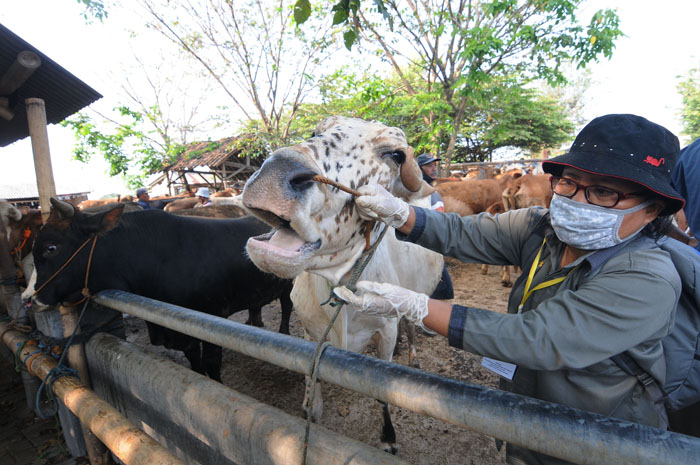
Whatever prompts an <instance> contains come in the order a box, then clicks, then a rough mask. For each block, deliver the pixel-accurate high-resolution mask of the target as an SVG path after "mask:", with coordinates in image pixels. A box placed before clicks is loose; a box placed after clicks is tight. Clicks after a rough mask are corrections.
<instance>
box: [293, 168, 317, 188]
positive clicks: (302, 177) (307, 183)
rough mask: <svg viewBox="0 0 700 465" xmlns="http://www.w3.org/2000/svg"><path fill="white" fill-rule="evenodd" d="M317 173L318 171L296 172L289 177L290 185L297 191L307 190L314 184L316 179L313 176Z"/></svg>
mask: <svg viewBox="0 0 700 465" xmlns="http://www.w3.org/2000/svg"><path fill="white" fill-rule="evenodd" d="M315 175H316V173H314V172H312V171H306V172H303V173H294V174H293V175H292V176H291V177H290V179H289V185H290V187H291V188H292V189H294V190H295V191H297V192H301V191H305V190H306V189H308V188H309V187H311V186H313V185H314V183H315V181H314V179H313V178H314V176H315Z"/></svg>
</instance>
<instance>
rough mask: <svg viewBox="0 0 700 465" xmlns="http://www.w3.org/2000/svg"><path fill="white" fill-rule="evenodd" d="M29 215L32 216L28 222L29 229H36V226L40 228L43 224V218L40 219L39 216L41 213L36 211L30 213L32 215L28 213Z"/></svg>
mask: <svg viewBox="0 0 700 465" xmlns="http://www.w3.org/2000/svg"><path fill="white" fill-rule="evenodd" d="M30 214H31V215H32V219H31V222H30V227H31V226H34V227H38V226H41V225H43V224H44V220H43V218H42V216H41V212H40V211H38V210H37V211H35V212H32V213H30Z"/></svg>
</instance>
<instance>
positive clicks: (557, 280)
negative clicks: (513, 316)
mask: <svg viewBox="0 0 700 465" xmlns="http://www.w3.org/2000/svg"><path fill="white" fill-rule="evenodd" d="M545 242H547V239H546V238H545V239H543V240H542V245H541V246H540V250H539V251H538V252H537V256H536V257H535V261H534V262H532V266H531V267H530V273H529V274H528V276H527V281H526V282H525V293H524V294H523V299H522V300H521V301H520V306H519V307H518V310H522V308H523V305H524V304H525V302H526V301H527V299H529V298H530V296H531V295H532V293H533V292H535V291H539V290H540V289H544V288H545V287H549V286H554V285H555V284H559V283H560V282H562V281H564V280H565V279H566V278H568V277H569V275H570V274H571V273H573V271H574V270H575V269H576V268H578V265H576V266H575V267H573V268H572V269H571V270H570V271H569V272H568V273H566V276H561V277H559V278H554V279H550V280H549V281H545V282H543V283H540V284H538V285H537V286H535V287H533V288H532V289H530V285H531V284H532V278H534V276H535V271H537V269H538V268H539V267H540V266H541V265H542V262H540V255H542V249H543V248H544V244H545Z"/></svg>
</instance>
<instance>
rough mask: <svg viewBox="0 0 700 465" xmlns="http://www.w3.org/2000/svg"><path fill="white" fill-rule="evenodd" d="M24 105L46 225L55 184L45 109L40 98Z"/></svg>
mask: <svg viewBox="0 0 700 465" xmlns="http://www.w3.org/2000/svg"><path fill="white" fill-rule="evenodd" d="M24 103H25V105H26V106H27V123H28V124H29V136H30V137H31V139H32V152H33V153H34V170H35V171H36V182H37V186H38V187H39V205H41V217H42V219H43V220H44V223H46V221H47V220H48V219H49V214H50V213H51V200H50V199H51V197H56V184H55V183H54V180H53V169H52V167H51V153H50V151H49V134H48V132H47V130H46V107H45V106H44V101H43V100H42V99H40V98H28V99H27V100H25V102H24Z"/></svg>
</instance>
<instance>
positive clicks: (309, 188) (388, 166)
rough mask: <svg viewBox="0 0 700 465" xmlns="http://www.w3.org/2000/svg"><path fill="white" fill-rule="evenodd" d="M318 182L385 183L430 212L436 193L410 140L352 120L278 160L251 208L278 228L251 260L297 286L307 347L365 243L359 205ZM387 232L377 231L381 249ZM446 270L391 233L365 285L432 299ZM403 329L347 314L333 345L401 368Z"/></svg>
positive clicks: (260, 176) (251, 195) (322, 128)
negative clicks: (395, 360) (371, 350)
mask: <svg viewBox="0 0 700 465" xmlns="http://www.w3.org/2000/svg"><path fill="white" fill-rule="evenodd" d="M316 175H322V176H325V177H328V178H330V179H332V180H334V181H336V182H339V183H340V184H342V185H345V186H348V187H350V188H352V189H357V188H358V187H360V186H363V185H365V184H369V183H378V184H381V185H382V186H384V187H385V188H386V189H388V190H389V191H390V192H392V193H393V194H394V195H396V196H399V197H402V198H404V199H406V200H407V201H409V202H412V203H414V204H416V205H421V206H426V207H429V206H430V199H429V195H430V193H431V192H432V191H433V190H434V189H433V188H432V187H430V186H429V185H428V184H426V183H425V182H423V180H422V178H421V175H420V169H419V168H418V165H417V163H416V161H415V159H414V158H413V149H412V148H411V147H410V146H409V145H408V143H407V141H406V136H405V135H404V133H403V131H401V130H400V129H398V128H393V127H387V126H385V125H383V124H380V123H371V122H366V121H363V120H359V119H352V118H344V117H331V118H329V119H327V120H325V121H324V122H322V123H321V124H319V125H318V126H317V128H316V131H315V133H314V135H313V136H312V137H311V138H310V139H308V140H307V141H305V142H302V143H300V144H298V145H295V146H293V147H285V148H281V149H278V150H276V151H275V152H274V153H273V154H272V155H271V156H270V157H269V158H268V159H267V160H265V163H263V165H262V167H261V168H260V170H259V171H257V172H256V173H255V174H253V176H252V177H251V178H250V180H249V181H248V182H247V183H246V185H245V188H244V190H243V194H242V195H243V204H244V205H245V207H246V208H247V209H248V210H249V211H250V212H251V213H253V214H254V215H256V216H258V217H259V218H261V219H263V220H264V221H266V222H268V223H270V224H271V225H273V226H275V227H276V229H274V230H273V231H272V232H271V233H270V234H267V235H264V236H260V237H256V238H251V239H249V240H248V246H247V250H248V254H249V256H250V258H251V259H252V260H253V262H254V263H255V264H256V265H257V266H258V267H260V268H261V269H262V270H264V271H267V272H270V273H274V274H276V275H278V276H280V277H284V278H296V279H295V282H294V288H293V290H292V300H293V302H294V308H295V311H296V315H297V317H298V318H299V319H300V320H301V322H302V324H303V326H304V330H305V333H306V337H307V338H309V339H312V340H316V341H318V340H320V339H321V336H322V335H323V332H324V331H325V329H326V327H327V326H328V324H329V321H330V319H331V317H332V316H333V315H334V314H335V308H334V307H331V306H330V305H325V306H323V307H321V305H320V304H321V302H324V301H326V299H327V298H328V296H329V292H330V289H331V288H332V287H333V286H337V285H339V284H345V283H347V282H348V280H349V278H350V274H351V269H352V267H353V265H354V264H355V262H356V260H357V259H358V257H360V255H361V254H362V251H363V249H364V247H365V238H364V233H363V231H364V221H363V220H362V219H361V218H360V217H359V216H358V214H357V211H356V209H355V199H354V197H353V196H352V195H350V194H348V193H346V192H343V191H341V190H339V189H338V188H336V187H331V186H329V185H326V184H321V183H318V182H315V181H314V180H313V179H312V178H313V177H314V176H316ZM384 227H385V226H384V225H383V224H380V223H376V224H374V226H373V228H372V232H371V243H374V241H375V240H377V237H378V236H379V234H380V232H381V230H382V229H383V228H384ZM442 267H443V258H442V255H440V254H437V253H434V252H431V251H429V250H427V249H424V248H422V247H420V246H417V245H415V244H411V243H406V242H401V241H399V240H398V239H396V237H395V234H394V231H393V230H390V231H388V232H387V234H386V235H385V237H384V239H383V240H382V242H381V243H380V245H379V246H378V248H377V250H376V253H375V255H374V258H373V259H372V261H371V262H370V264H369V265H368V266H367V268H365V270H364V271H363V272H362V275H361V277H360V279H361V280H369V281H378V282H388V283H393V284H398V285H401V286H403V287H406V288H408V289H412V290H414V291H417V292H423V293H425V294H428V295H430V294H431V293H432V291H433V290H434V289H435V287H436V286H437V283H438V281H439V280H440V276H441V272H442ZM397 328H398V320H397V319H395V318H382V317H377V316H369V315H365V314H363V313H360V312H358V311H356V310H355V309H354V308H353V307H352V306H349V305H345V306H344V307H343V310H342V312H341V314H340V315H339V317H338V319H337V320H336V322H335V325H334V327H333V329H332V331H331V332H330V334H329V340H330V342H331V343H332V344H333V345H334V346H335V347H339V348H341V349H345V350H350V351H354V352H362V351H363V350H364V349H365V348H366V347H367V346H368V345H369V344H370V343H374V344H375V346H376V349H377V356H378V357H379V358H381V359H383V360H391V358H392V354H393V350H394V346H395V345H396V337H397ZM307 395H308V393H307ZM313 400H314V402H313V406H312V413H311V417H312V419H314V420H315V421H318V420H319V419H320V416H321V413H322V410H323V402H322V398H321V391H320V388H319V387H318V385H317V389H316V390H315V392H314V399H313ZM382 413H383V421H384V427H383V431H382V436H381V442H382V444H381V446H382V447H383V448H384V449H385V450H387V451H391V452H396V450H397V449H396V435H395V433H394V429H393V426H392V424H391V418H390V416H389V409H388V406H387V405H386V404H384V403H383V410H382Z"/></svg>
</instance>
